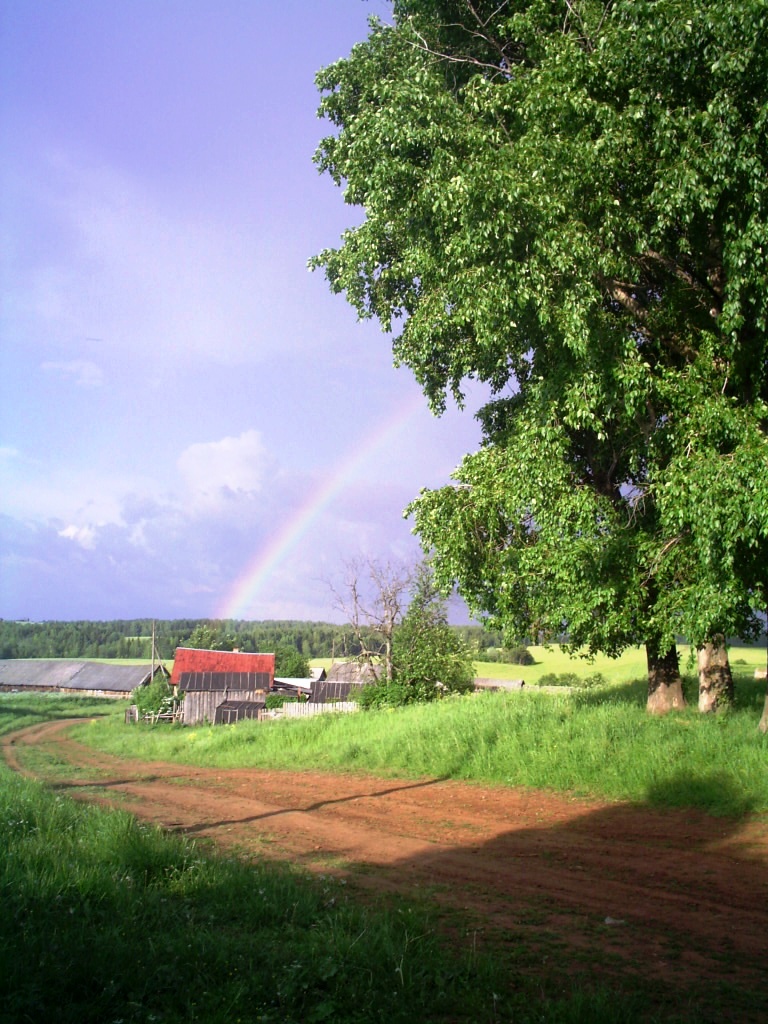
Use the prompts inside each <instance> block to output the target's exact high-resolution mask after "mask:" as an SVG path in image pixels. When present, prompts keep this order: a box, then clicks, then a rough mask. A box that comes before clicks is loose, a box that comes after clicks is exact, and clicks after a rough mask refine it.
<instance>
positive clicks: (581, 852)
mask: <svg viewBox="0 0 768 1024" xmlns="http://www.w3.org/2000/svg"><path fill="white" fill-rule="evenodd" d="M68 727H69V723H67V722H63V723H61V722H57V723H48V724H45V725H42V726H35V727H33V728H31V729H27V730H25V731H23V732H20V733H16V734H12V735H10V736H8V737H5V740H4V744H3V749H4V754H5V757H6V760H7V761H8V763H9V764H10V765H11V767H13V768H15V769H16V770H18V771H23V772H25V774H31V773H30V772H29V771H28V770H27V769H26V768H25V764H27V763H31V759H30V757H29V753H30V750H29V748H37V751H38V753H39V752H40V751H42V752H44V753H46V754H47V755H50V759H48V758H46V760H47V761H48V763H53V762H54V761H58V762H60V765H59V767H58V768H57V770H56V772H55V773H54V774H53V775H52V774H51V772H50V770H49V769H48V768H46V770H45V780H46V782H48V783H49V784H51V785H54V786H55V787H56V788H57V789H59V790H61V791H63V792H67V793H68V794H69V795H71V796H75V797H79V798H82V799H89V800H98V801H100V802H103V803H109V804H114V805H118V806H121V807H123V808H126V809H128V810H130V811H132V812H133V813H135V814H136V815H138V816H139V817H141V818H143V819H146V820H150V821H153V822H156V823H158V824H160V825H162V826H164V827H166V828H169V829H173V830H176V831H179V832H183V833H186V834H188V835H190V836H195V837H205V838H207V839H210V840H213V841H214V842H215V843H216V844H217V845H219V846H220V847H230V848H235V849H236V850H237V851H238V852H239V853H241V854H244V855H246V856H253V857H258V858H266V859H274V860H288V861H291V862H292V863H294V864H298V865H301V866H303V867H305V868H307V869H309V870H312V871H323V872H325V873H334V874H337V875H340V876H343V877H345V878H347V879H348V881H349V882H350V884H352V885H354V886H355V887H357V888H360V889H362V890H364V891H365V892H367V893H368V894H369V895H373V896H375V895H377V894H385V893H400V894H403V895H405V896H408V897H409V898H410V897H413V896H414V895H419V896H421V897H424V898H428V899H429V900H431V901H434V902H435V903H436V904H437V905H438V907H439V908H441V909H443V910H445V911H446V913H445V920H446V922H452V924H447V926H448V927H457V925H456V921H460V922H461V925H460V926H459V927H461V928H462V929H463V930H464V932H466V931H467V930H469V932H470V933H474V937H475V939H476V940H477V941H478V942H479V943H483V942H486V943H491V942H492V943H494V944H496V945H499V944H501V945H503V946H504V948H506V949H508V950H509V951H510V955H513V956H519V957H520V958H521V960H520V962H521V963H524V961H525V957H526V956H528V957H529V958H532V960H531V961H530V966H531V967H532V968H533V967H535V963H533V961H534V960H536V958H539V963H540V962H541V961H542V960H544V959H547V958H552V957H554V958H557V959H558V960H560V961H561V962H562V964H563V970H565V971H568V970H570V969H581V968H584V967H585V965H589V963H590V962H591V961H595V960H599V961H600V963H602V964H605V963H611V962H613V963H615V965H616V969H617V970H618V971H621V972H622V973H626V972H635V973H637V974H638V976H641V977H643V978H645V979H646V980H654V979H656V980H658V981H659V982H661V983H662V984H664V985H666V984H670V985H673V986H675V987H677V986H683V987H686V988H687V987H688V986H691V987H693V988H695V987H696V985H697V982H698V981H699V980H700V979H708V980H709V981H710V982H711V981H712V979H713V978H717V977H718V976H719V977H722V978H728V979H730V980H731V981H732V982H735V983H736V984H738V985H739V986H740V987H744V988H747V989H754V991H755V992H756V993H757V992H761V991H763V990H765V989H766V988H767V987H768V986H766V981H767V980H768V963H766V947H767V946H768V821H766V819H765V818H758V819H755V818H753V819H751V820H746V821H741V822H736V821H733V820H730V819H722V818H712V817H709V816H707V815H705V814H703V813H699V812H696V811H653V810H649V809H647V808H638V807H632V806H627V805H620V804H600V803H597V802H590V801H585V800H576V799H568V798H567V797H562V796H553V795H550V794H545V793H542V792H538V791H528V790H518V789H506V788H490V787H481V786H474V785H465V784H461V783H457V782H452V781H445V780H432V779H425V780H420V781H412V780H392V779H380V778H371V777H367V776H357V775H354V776H353V775H341V776H340V775H331V774H324V773H314V772H312V773H309V772H296V773H293V772H276V771H261V770H250V769H249V770H221V769H215V768H210V769H201V768H187V767H181V766H179V765H170V764H157V763H142V762H138V761H134V760H123V759H119V758H115V757H111V756H108V755H105V754H101V753H98V752H96V751H94V750H91V749H90V748H88V747H85V746H82V745H81V744H79V743H76V742H74V741H73V740H71V739H69V738H68V736H67V730H68ZM453 911H460V912H461V913H460V915H458V916H457V915H456V914H455V913H452V912H453ZM750 1016H751V1015H750ZM744 1019H746V1018H744ZM755 1019H758V1018H757V1017H756V1018H755Z"/></svg>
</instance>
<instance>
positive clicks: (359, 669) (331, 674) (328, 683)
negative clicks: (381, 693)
mask: <svg viewBox="0 0 768 1024" xmlns="http://www.w3.org/2000/svg"><path fill="white" fill-rule="evenodd" d="M380 676H381V667H380V666H379V665H370V664H369V663H368V662H367V661H334V663H333V664H332V665H331V667H330V668H329V669H328V675H327V677H326V678H325V679H318V680H317V681H316V682H315V683H314V685H313V686H312V696H311V697H310V698H309V699H310V701H311V703H313V704H327V703H328V702H329V701H338V700H343V701H354V700H356V699H357V695H358V694H359V692H360V690H361V689H362V688H363V687H364V686H373V685H374V684H375V683H377V682H378V681H379V677H380Z"/></svg>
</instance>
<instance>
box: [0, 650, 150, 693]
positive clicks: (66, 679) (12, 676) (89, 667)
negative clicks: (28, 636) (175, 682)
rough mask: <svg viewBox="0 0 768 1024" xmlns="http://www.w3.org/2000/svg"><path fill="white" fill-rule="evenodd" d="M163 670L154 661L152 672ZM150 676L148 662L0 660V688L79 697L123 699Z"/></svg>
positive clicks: (1, 689)
mask: <svg viewBox="0 0 768 1024" xmlns="http://www.w3.org/2000/svg"><path fill="white" fill-rule="evenodd" d="M159 673H164V674H165V675H167V674H168V673H167V671H166V669H165V667H164V666H162V665H155V675H158V674H159ZM151 678H152V667H151V666H150V665H115V664H112V663H111V662H101V661H70V660H68V659H56V658H12V659H5V660H2V661H0V691H4V692H6V693H7V692H9V691H14V690H19V691H24V692H33V693H34V692H37V693H69V694H77V695H79V696H81V697H114V698H116V699H126V698H128V697H130V696H131V693H132V691H133V690H135V689H136V688H137V687H139V686H144V685H146V684H147V683H148V682H149V681H150V679H151Z"/></svg>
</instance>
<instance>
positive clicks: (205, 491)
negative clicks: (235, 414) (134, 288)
mask: <svg viewBox="0 0 768 1024" xmlns="http://www.w3.org/2000/svg"><path fill="white" fill-rule="evenodd" d="M270 461H271V460H270V459H269V457H268V455H267V450H266V448H265V446H264V443H263V441H262V439H261V434H260V433H259V432H258V430H246V431H245V432H244V433H242V434H240V436H239V437H225V438H222V440H221V441H208V442H205V443H201V444H192V445H190V446H189V447H188V448H186V449H185V450H184V451H183V452H182V453H181V455H180V456H179V459H178V463H177V465H178V469H179V472H180V474H181V476H182V478H183V479H184V482H185V484H186V486H187V488H188V490H189V492H190V493H191V494H192V495H193V496H194V497H195V498H197V499H198V500H200V501H202V502H211V501H213V502H214V503H216V502H218V501H219V500H220V499H222V498H226V497H227V496H233V495H243V494H245V495H248V494H253V493H256V492H258V491H260V490H261V488H262V485H263V482H264V478H265V473H266V471H267V467H268V465H269V462H270Z"/></svg>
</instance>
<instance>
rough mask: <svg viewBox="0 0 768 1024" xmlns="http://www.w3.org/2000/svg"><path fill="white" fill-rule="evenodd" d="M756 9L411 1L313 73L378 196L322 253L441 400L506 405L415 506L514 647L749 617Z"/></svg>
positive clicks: (764, 241)
mask: <svg viewBox="0 0 768 1024" xmlns="http://www.w3.org/2000/svg"><path fill="white" fill-rule="evenodd" d="M767 43H768V12H767V11H766V8H765V4H764V3H762V2H759V0H706V2H705V0H657V2H651V0H617V2H616V3H613V4H611V5H609V6H607V7H606V5H605V4H604V3H602V2H598V0H584V2H582V3H579V4H578V5H576V4H568V5H563V6H562V8H561V6H560V5H557V4H555V5H553V4H544V3H533V2H520V3H515V4H512V5H509V4H497V5H488V7H487V8H483V10H482V13H478V11H477V10H476V9H475V7H473V6H472V5H469V4H466V5H465V4H455V3H452V2H451V3H448V2H447V0H398V2H396V3H395V5H394V21H393V24H392V25H382V24H379V23H374V24H373V25H372V28H371V32H370V35H369V37H368V39H367V40H366V41H365V42H364V43H361V44H359V45H358V46H356V47H355V48H354V50H353V51H352V53H351V54H350V56H349V57H348V58H346V59H345V60H341V61H338V62H336V63H335V64H333V65H332V66H331V67H329V68H326V69H324V70H323V71H321V72H320V74H319V75H318V78H317V82H318V86H319V88H320V90H321V92H322V93H323V97H322V100H321V105H320V112H321V114H322V115H323V116H324V117H326V118H327V119H328V120H329V121H330V123H331V125H332V126H333V133H332V134H330V135H329V136H328V137H327V138H325V139H323V141H322V142H321V144H320V147H319V150H318V153H317V156H316V160H317V163H318V166H319V168H320V169H321V170H322V171H325V172H327V173H329V174H330V176H331V177H332V179H333V180H334V181H335V182H336V184H338V185H340V186H341V185H343V187H344V189H345V192H344V196H345V200H346V201H347V202H348V203H350V204H351V205H356V206H361V207H363V209H364V213H365V216H364V219H363V220H362V222H359V223H358V226H356V227H354V228H351V229H349V230H348V231H346V232H345V233H344V235H343V237H342V241H341V244H340V246H339V247H338V248H335V249H326V250H325V251H323V252H322V253H320V255H319V256H317V257H316V258H315V259H314V260H313V261H312V265H313V266H315V267H321V268H323V269H324V271H325V273H326V276H327V278H328V281H329V283H330V285H331V288H332V289H333V290H334V291H336V292H345V293H346V296H347V298H348V300H349V301H350V302H351V303H352V304H353V306H354V307H355V308H356V310H357V311H358V314H359V315H360V316H361V317H374V318H376V319H378V320H379V321H380V323H381V324H382V326H383V327H384V329H385V330H387V331H392V332H393V333H394V334H395V337H394V342H393V344H394V356H395V361H396V362H397V363H402V364H405V365H408V366H409V367H410V368H411V369H412V370H413V372H414V374H415V376H416V378H417V380H418V381H419V383H420V385H421V386H422V388H423V390H424V392H425V394H426V396H427V398H428V400H429V402H430V404H431V405H432V407H433V408H435V409H436V410H438V411H439V410H441V409H442V408H444V406H445V403H446V399H447V396H448V395H453V396H454V397H455V398H457V399H458V400H459V401H461V399H462V397H463V386H464V382H465V381H466V380H467V379H472V378H475V379H479V380H481V381H484V382H486V383H487V384H488V385H489V386H490V387H491V389H492V391H493V392H494V393H495V395H496V396H502V395H504V392H505V391H507V392H508V393H509V392H510V391H514V392H515V393H514V394H513V395H512V396H511V397H509V394H507V395H504V397H497V400H496V401H494V402H492V403H490V404H489V405H488V407H487V408H486V409H485V410H483V411H482V413H481V419H482V423H483V430H484V443H483V447H482V448H481V450H480V451H479V452H477V453H475V454H472V455H469V456H467V458H466V459H465V460H464V461H463V463H462V465H461V466H460V467H459V469H458V470H457V473H456V483H455V485H454V486H451V487H445V488H441V489H440V490H437V491H427V492H424V493H423V494H422V495H421V496H420V497H419V498H418V499H417V500H416V501H415V502H414V503H413V504H412V505H411V506H410V509H409V511H410V513H411V514H412V515H413V517H414V519H415V527H416V532H417V533H418V534H419V536H420V538H421V541H422V543H423V545H424V547H425V550H428V551H429V550H433V551H434V552H435V553H436V558H435V571H436V573H437V576H438V581H439V582H440V584H442V585H445V586H449V585H451V584H452V583H454V582H456V581H458V584H459V588H460V591H461V593H462V596H463V597H464V598H465V599H466V600H467V602H468V604H469V606H470V608H471V609H472V610H473V611H475V612H477V613H486V614H488V615H489V616H490V625H491V626H492V627H493V628H499V629H503V630H504V633H505V636H506V642H507V643H514V642H521V641H523V640H524V639H525V638H526V637H530V636H539V635H541V636H543V637H545V638H547V639H553V638H556V637H559V636H561V635H562V634H563V632H567V634H568V636H569V638H570V642H571V644H572V646H573V647H574V648H579V647H585V648H587V649H588V650H590V651H592V652H597V651H604V652H607V653H612V654H613V653H618V652H619V651H621V650H622V649H624V648H625V647H626V646H627V645H632V644H637V643H646V642H648V643H649V644H650V645H651V647H652V648H653V649H659V650H666V649H667V648H668V647H669V645H671V644H672V643H674V641H675V638H676V636H677V635H680V634H682V635H685V636H688V637H689V639H691V641H692V642H694V643H699V642H702V641H703V640H705V639H709V638H711V637H712V636H714V635H717V634H719V633H723V634H726V635H740V636H750V635H752V634H753V633H754V631H755V629H756V628H757V622H756V619H755V616H754V611H753V609H754V607H755V606H756V605H758V606H764V604H765V598H766V578H765V566H766V565H768V511H767V510H768V438H766V424H767V423H768V406H767V405H766V402H768V287H766V281H768V145H766V142H767V141H768V105H766V103H765V96H766V93H767V92H768V45H766V44H767Z"/></svg>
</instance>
